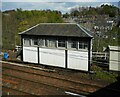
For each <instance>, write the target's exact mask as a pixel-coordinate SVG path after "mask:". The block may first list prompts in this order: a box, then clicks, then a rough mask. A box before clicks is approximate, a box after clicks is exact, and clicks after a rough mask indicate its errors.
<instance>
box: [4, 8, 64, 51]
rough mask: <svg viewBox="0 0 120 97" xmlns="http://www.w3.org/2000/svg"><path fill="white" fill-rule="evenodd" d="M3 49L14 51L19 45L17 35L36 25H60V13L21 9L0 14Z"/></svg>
mask: <svg viewBox="0 0 120 97" xmlns="http://www.w3.org/2000/svg"><path fill="white" fill-rule="evenodd" d="M2 17H3V18H2V23H3V24H2V29H3V32H2V41H3V46H2V48H3V49H14V48H15V45H20V36H19V35H18V33H20V32H22V31H24V30H26V29H28V28H29V27H32V26H34V25H36V24H38V23H61V22H63V20H62V17H61V12H59V11H51V10H32V11H26V10H25V11H23V10H22V9H21V8H20V9H16V10H10V11H5V12H3V13H2Z"/></svg>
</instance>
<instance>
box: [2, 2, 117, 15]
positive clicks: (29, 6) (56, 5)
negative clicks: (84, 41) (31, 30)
mask: <svg viewBox="0 0 120 97" xmlns="http://www.w3.org/2000/svg"><path fill="white" fill-rule="evenodd" d="M68 1H69V2H68ZM83 1H84V2H83ZM118 2H119V0H24V1H21V0H4V1H2V4H0V6H1V8H2V11H5V10H13V9H16V8H22V9H23V10H46V9H50V10H59V11H61V12H62V13H66V12H68V13H69V12H70V10H71V8H76V7H89V6H92V7H97V6H100V5H101V4H110V5H115V6H118Z"/></svg>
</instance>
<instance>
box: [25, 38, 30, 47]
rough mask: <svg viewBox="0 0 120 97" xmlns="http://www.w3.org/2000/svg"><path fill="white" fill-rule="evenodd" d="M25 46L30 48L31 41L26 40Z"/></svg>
mask: <svg viewBox="0 0 120 97" xmlns="http://www.w3.org/2000/svg"><path fill="white" fill-rule="evenodd" d="M24 45H26V46H30V45H31V41H30V39H27V38H24Z"/></svg>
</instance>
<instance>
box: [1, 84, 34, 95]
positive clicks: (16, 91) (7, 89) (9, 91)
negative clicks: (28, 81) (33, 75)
mask: <svg viewBox="0 0 120 97" xmlns="http://www.w3.org/2000/svg"><path fill="white" fill-rule="evenodd" d="M2 91H3V94H4V95H29V96H31V97H35V95H33V94H31V93H27V92H24V91H21V90H19V89H15V88H11V87H8V86H2ZM4 95H3V96H4Z"/></svg>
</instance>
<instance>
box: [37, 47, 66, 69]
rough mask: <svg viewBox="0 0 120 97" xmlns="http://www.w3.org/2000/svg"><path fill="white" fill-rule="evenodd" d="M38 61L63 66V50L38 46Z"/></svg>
mask: <svg viewBox="0 0 120 97" xmlns="http://www.w3.org/2000/svg"><path fill="white" fill-rule="evenodd" d="M39 54H40V57H39V62H40V64H46V65H50V66H57V67H64V68H65V50H57V49H45V48H39Z"/></svg>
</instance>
